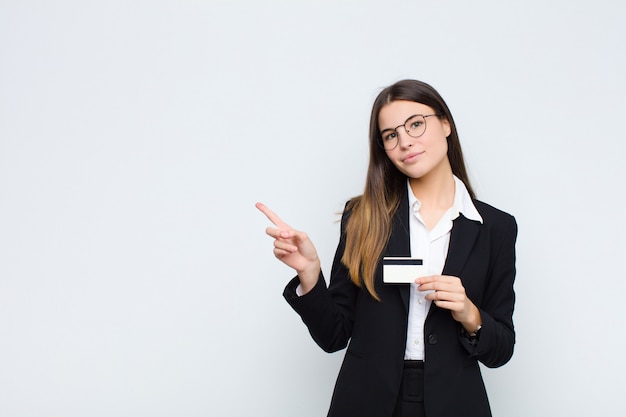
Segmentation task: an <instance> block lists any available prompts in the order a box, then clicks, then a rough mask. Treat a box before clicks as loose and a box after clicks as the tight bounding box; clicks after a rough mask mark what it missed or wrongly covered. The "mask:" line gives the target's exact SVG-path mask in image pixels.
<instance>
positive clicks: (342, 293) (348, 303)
mask: <svg viewBox="0 0 626 417" xmlns="http://www.w3.org/2000/svg"><path fill="white" fill-rule="evenodd" d="M348 216H349V214H348V213H346V212H344V214H343V216H342V219H341V237H340V239H339V245H338V246H337V251H336V252H335V257H334V260H333V265H332V269H331V275H330V277H331V279H330V285H329V286H328V287H327V286H326V281H325V279H324V275H323V274H322V273H321V272H320V276H319V279H318V281H317V284H316V285H315V287H314V288H313V289H312V290H311V291H309V292H308V293H306V294H304V295H303V296H298V295H297V294H296V288H297V286H298V285H299V283H300V280H299V278H298V277H297V276H296V277H295V278H293V279H292V280H291V281H290V282H289V283H288V284H287V286H286V287H285V290H284V292H283V296H284V297H285V300H286V301H287V302H288V303H289V305H290V306H291V307H292V308H293V309H294V310H295V311H296V312H297V313H298V314H299V315H300V317H301V319H302V321H303V322H304V324H305V325H306V326H307V328H308V329H309V333H310V334H311V336H312V337H313V340H315V342H316V343H317V344H318V345H319V346H320V347H321V348H322V349H323V350H324V351H326V352H335V351H338V350H341V349H343V348H345V347H346V346H347V344H348V341H349V340H350V337H351V335H352V328H353V323H354V307H355V303H356V298H357V295H358V292H359V291H360V289H359V288H358V287H357V286H356V285H355V284H354V283H353V282H352V281H351V279H350V274H349V271H348V269H347V268H346V267H345V265H344V264H343V263H342V262H341V258H342V256H343V252H344V249H345V242H346V235H345V225H346V221H347V219H348Z"/></svg>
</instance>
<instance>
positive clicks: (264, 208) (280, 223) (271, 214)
mask: <svg viewBox="0 0 626 417" xmlns="http://www.w3.org/2000/svg"><path fill="white" fill-rule="evenodd" d="M255 207H256V208H258V209H259V210H260V211H261V212H262V213H263V214H265V217H267V218H268V219H269V221H271V222H272V223H274V225H275V226H277V227H279V228H281V229H291V227H290V226H289V225H288V224H287V223H285V222H284V221H282V220H281V219H280V217H278V216H277V215H276V213H274V212H273V211H272V210H270V209H269V208H268V207H267V206H266V205H265V204H263V203H256V204H255Z"/></svg>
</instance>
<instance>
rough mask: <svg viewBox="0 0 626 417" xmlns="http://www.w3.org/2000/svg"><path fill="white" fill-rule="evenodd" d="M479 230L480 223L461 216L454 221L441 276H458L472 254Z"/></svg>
mask: <svg viewBox="0 0 626 417" xmlns="http://www.w3.org/2000/svg"><path fill="white" fill-rule="evenodd" d="M479 230H480V223H478V222H475V221H473V220H469V219H467V218H466V217H465V216H463V215H462V214H461V215H459V217H457V218H456V219H455V220H454V222H453V223H452V231H451V232H450V246H449V247H448V256H447V258H446V262H445V264H444V266H443V272H442V274H443V275H453V276H459V274H460V273H461V271H462V270H463V266H464V265H465V262H466V261H467V258H468V257H469V255H470V253H471V252H472V248H473V247H474V242H475V241H476V237H478V232H479Z"/></svg>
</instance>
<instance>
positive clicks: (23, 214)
mask: <svg viewBox="0 0 626 417" xmlns="http://www.w3.org/2000/svg"><path fill="white" fill-rule="evenodd" d="M625 19H626V3H624V2H622V1H618V0H614V1H610V0H597V1H595V2H591V3H589V2H587V1H580V0H574V1H572V0H570V1H567V0H558V1H556V0H541V1H539V0H525V1H524V2H501V1H496V0H492V1H473V2H465V1H407V0H405V1H402V0H387V1H384V2H383V1H372V0H367V1H364V0H350V1H348V0H345V1H330V0H315V1H314V0H310V1H305V0H268V1H264V2H260V1H254V0H235V1H226V0H222V1H211V0H206V1H201V0H195V1H193V0H178V1H174V0H172V1H165V0H151V1H149V0H145V1H139V0H134V1H130V0H126V1H120V0H117V1H102V2H98V1H68V0H65V1H61V0H59V1H55V2H46V1H34V0H19V1H18V0H13V1H10V0H1V1H0V416H2V417H35V416H37V417H39V416H50V417H56V416H58V417H74V416H76V417H78V416H81V417H82V416H94V417H99V416H133V417H137V416H150V417H153V416H174V415H175V416H185V417H187V416H189V417H192V416H243V415H260V416H304V417H307V416H311V417H313V416H322V415H325V413H326V410H327V407H328V403H329V400H330V394H331V391H332V387H333V384H334V380H335V377H336V374H337V370H338V367H339V364H340V361H341V359H342V356H343V353H337V354H333V355H328V354H325V353H323V352H322V351H321V350H320V349H319V348H317V346H315V345H314V343H313V342H312V340H311V339H310V337H309V335H308V333H307V331H306V329H305V327H304V326H303V325H302V323H301V322H300V320H299V318H298V317H297V315H296V314H295V313H293V312H292V311H291V310H290V308H289V307H288V305H287V304H286V303H285V302H284V301H283V299H282V296H281V293H282V288H283V286H284V285H285V283H286V282H287V280H288V279H289V278H290V277H291V275H292V274H291V272H290V271H289V270H288V269H287V268H286V267H285V266H283V265H282V264H280V263H279V262H277V261H276V260H275V259H274V258H273V256H272V253H271V241H270V239H269V238H267V237H266V236H265V235H264V229H265V227H266V226H267V225H268V222H267V221H266V220H265V219H264V217H263V216H262V215H261V213H259V212H257V211H256V210H255V208H254V203H255V202H256V201H263V202H265V203H267V204H268V205H269V206H270V207H271V208H273V209H274V210H275V211H276V212H277V213H279V214H280V215H281V216H282V217H283V218H284V219H285V220H286V221H288V222H290V223H291V224H292V225H294V226H296V227H298V228H300V229H303V230H306V231H307V232H309V234H310V235H311V236H312V238H313V240H314V242H316V244H317V246H318V250H319V251H320V254H321V256H322V259H323V264H324V267H325V269H326V270H327V271H328V268H329V267H330V262H331V258H332V255H333V253H334V250H335V245H336V243H337V238H338V228H339V226H338V224H337V223H335V221H336V220H337V219H338V217H337V215H336V212H337V211H339V210H340V209H341V208H342V207H343V204H344V202H345V200H347V199H348V198H349V197H351V196H353V195H356V194H360V193H361V191H362V186H363V181H364V178H365V169H366V164H367V145H366V143H367V124H368V118H369V111H370V106H371V104H372V101H373V99H374V97H375V96H376V94H377V93H378V92H379V91H380V89H381V88H382V87H384V86H386V85H388V84H390V83H392V82H394V81H397V80H399V79H402V78H418V79H421V80H424V81H427V82H429V83H431V84H432V85H434V86H435V87H436V88H437V89H438V90H439V91H440V92H441V94H442V95H443V96H444V98H445V99H446V100H447V102H448V104H449V106H450V107H451V109H452V112H453V114H454V115H455V118H456V121H457V124H458V128H459V131H460V134H461V140H462V143H463V145H464V150H465V153H466V158H467V161H468V164H469V169H470V172H471V176H472V179H473V181H474V185H475V186H476V188H477V190H478V193H479V196H480V197H481V199H483V200H485V201H487V202H489V203H491V204H493V205H495V206H497V207H499V208H501V209H503V210H506V211H509V212H511V213H512V214H514V215H515V216H516V218H517V220H518V223H519V227H520V233H519V240H518V258H519V259H518V281H517V285H516V289H517V293H518V303H517V309H516V315H515V320H516V325H517V330H518V343H517V347H516V354H515V356H514V358H513V360H512V361H511V362H510V363H509V364H508V365H507V366H505V367H503V368H500V369H497V370H486V371H485V379H486V383H487V387H488V391H489V393H490V397H491V403H492V407H493V410H494V414H495V415H497V416H507V417H526V416H555V415H568V416H588V415H603V416H623V415H624V414H625V412H626V405H625V403H624V401H623V398H622V397H623V390H624V386H625V385H626V381H625V375H626V359H625V358H624V353H623V352H624V345H625V342H626V337H625V336H626V330H625V328H626V326H625V325H624V302H623V298H624V294H625V292H626V283H625V282H626V281H625V280H624V278H625V277H624V268H623V266H622V261H623V257H624V253H625V252H626V244H625V243H624V234H625V232H626V223H625V220H624V219H625V216H624V214H623V213H622V211H623V208H624V205H625V203H626V193H625V191H624V189H625V188H626V187H624V185H623V184H622V183H623V181H624V178H626V168H625V165H626V164H625V163H624V154H625V153H626V138H625V137H624V126H623V121H624V118H625V110H626V107H625V106H624V98H625V97H626V81H625V79H624V74H626V51H625V47H624V41H625V39H626V29H624V24H623V22H624V20H625Z"/></svg>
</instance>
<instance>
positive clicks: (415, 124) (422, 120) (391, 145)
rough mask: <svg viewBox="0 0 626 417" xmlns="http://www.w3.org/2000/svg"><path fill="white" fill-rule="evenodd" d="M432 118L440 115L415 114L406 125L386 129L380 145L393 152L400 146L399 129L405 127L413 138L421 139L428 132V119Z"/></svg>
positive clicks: (407, 120) (382, 134) (382, 133)
mask: <svg viewBox="0 0 626 417" xmlns="http://www.w3.org/2000/svg"><path fill="white" fill-rule="evenodd" d="M431 116H439V115H438V114H436V113H435V114H414V115H413V116H411V117H409V118H408V119H406V122H404V124H401V125H398V126H396V127H394V128H393V129H385V130H383V131H382V132H380V140H379V141H378V144H379V145H380V146H381V147H382V148H383V149H385V150H388V151H390V150H392V149H395V147H396V146H398V143H399V136H398V128H399V127H404V130H405V131H406V133H407V134H408V135H409V136H411V137H413V138H419V137H420V136H422V135H423V134H424V132H426V118H427V117H431Z"/></svg>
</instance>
